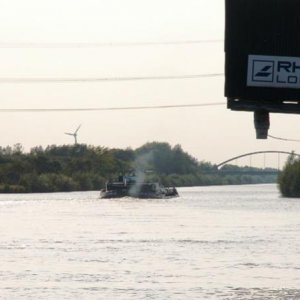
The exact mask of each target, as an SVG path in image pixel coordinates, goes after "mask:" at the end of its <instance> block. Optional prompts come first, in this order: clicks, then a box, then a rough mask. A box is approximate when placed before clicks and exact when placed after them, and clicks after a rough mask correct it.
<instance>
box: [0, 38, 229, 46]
mask: <svg viewBox="0 0 300 300" xmlns="http://www.w3.org/2000/svg"><path fill="white" fill-rule="evenodd" d="M221 42H223V40H181V41H180V40H177V41H154V42H105V43H95V42H94V43H90V42H86V43H84V42H69V43H59V42H56V43H55V42H53V43H47V42H45V43H43V42H40V43H38V42H0V48H101V47H132V46H161V45H165V46H172V45H192V44H211V43H221Z"/></svg>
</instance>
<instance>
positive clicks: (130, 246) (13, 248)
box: [0, 185, 300, 300]
mask: <svg viewBox="0 0 300 300" xmlns="http://www.w3.org/2000/svg"><path fill="white" fill-rule="evenodd" d="M179 192H180V197H179V198H175V199H168V200H138V199H130V198H124V199H115V200H107V199H106V200H101V199H99V193H98V192H76V193H53V194H25V195H0V299H22V300H23V299H106V300H107V299H112V300H117V299H124V300H129V299H130V300H133V299H134V300H137V299H138V300H139V299H162V300H168V299H170V300H171V299H172V300H173V299H178V300H179V299H180V300H182V299H189V300H190V299H243V300H244V299H263V300H267V299H300V235H299V232H300V199H286V198H281V197H280V195H279V193H278V190H277V187H276V185H252V186H250V185H246V186H221V187H194V188H181V189H179Z"/></svg>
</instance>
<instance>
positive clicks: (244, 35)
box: [225, 0, 300, 113]
mask: <svg viewBox="0 0 300 300" xmlns="http://www.w3.org/2000/svg"><path fill="white" fill-rule="evenodd" d="M225 55H226V64H225V77H226V82H225V96H226V97H227V98H228V107H229V108H231V109H233V110H248V111H261V110H263V111H267V112H284V113H300V104H299V103H300V0H226V30H225Z"/></svg>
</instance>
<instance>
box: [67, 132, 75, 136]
mask: <svg viewBox="0 0 300 300" xmlns="http://www.w3.org/2000/svg"><path fill="white" fill-rule="evenodd" d="M65 134H67V135H72V136H74V133H68V132H65Z"/></svg>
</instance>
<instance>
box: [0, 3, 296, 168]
mask: <svg viewBox="0 0 300 300" xmlns="http://www.w3.org/2000/svg"><path fill="white" fill-rule="evenodd" d="M223 2H224V1H222V0H151V1H145V0H72V1H71V0H51V1H50V0H26V1H24V0H0V53H1V55H0V62H1V68H0V97H1V106H0V108H1V109H6V108H89V107H126V106H156V105H177V104H179V105H180V104H195V103H214V102H224V105H221V106H208V107H198V108H196V107H194V108H172V109H161V110H158V109H154V110H138V111H137V110H126V111H97V112H40V113H29V112H26V113H24V112H23V113H16V112H14V113H8V112H2V113H0V125H1V127H0V128H1V142H0V145H1V146H6V145H13V144H15V143H21V144H22V145H23V146H24V147H25V149H26V150H28V149H29V148H30V147H33V146H36V145H42V146H47V145H49V144H72V143H73V138H72V137H71V136H67V135H65V134H64V132H72V131H74V130H75V129H76V128H77V126H78V125H79V124H82V127H81V129H80V131H79V133H78V141H79V142H81V143H86V144H91V145H100V146H107V147H118V148H126V147H132V148H136V147H138V146H141V145H142V144H144V143H146V142H151V141H162V142H169V143H170V144H171V145H175V144H181V145H182V147H183V149H184V150H186V151H188V152H189V153H190V154H192V155H193V156H195V157H196V158H197V159H199V160H205V161H211V162H213V163H218V162H221V161H222V160H225V159H227V158H229V157H231V156H233V155H236V154H242V153H245V152H251V151H258V150H285V151H290V150H295V151H296V152H297V151H298V147H299V145H298V144H297V143H292V142H282V141H276V140H267V141H261V140H256V139H255V131H254V128H253V116H252V113H239V112H232V111H229V110H227V109H226V105H225V100H226V99H225V98H224V96H223V94H224V77H223V76H220V77H211V78H196V79H191V78H188V79H172V80H132V81H105V82H75V83H74V82H73V83H70V82H67V83H66V82H55V83H53V82H52V83H41V82H32V83H16V82H15V83H14V82H9V83H4V82H3V79H9V78H87V77H88V78H94V77H97V78H111V77H113V78H116V77H147V76H150V77H152V76H154V77H155V76H182V75H194V74H213V73H223V72H224V51H223V49H224V46H223V39H224V3H223ZM181 41H183V42H184V41H188V43H183V44H179V43H172V42H181ZM191 41H195V42H197V43H191ZM199 41H203V42H199ZM160 42H161V43H162V44H155V43H160ZM165 42H171V43H170V44H164V43H165ZM130 43H131V44H130ZM138 43H140V44H138ZM143 43H145V44H143ZM147 43H148V44H147ZM151 43H152V44H151ZM76 45H77V46H76ZM87 45H89V46H90V47H87ZM1 79H2V81H1ZM299 121H300V119H299V116H297V115H275V114H272V115H271V129H270V134H273V135H275V136H280V137H288V138H294V139H297V138H299V139H300V136H298V130H297V126H298V124H299ZM299 151H300V150H299ZM257 159H258V160H259V159H260V160H261V158H257ZM270 159H271V160H273V161H277V157H276V158H275V157H274V158H272V157H270ZM252 160H255V159H254V158H253V159H252ZM246 163H247V162H246Z"/></svg>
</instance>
